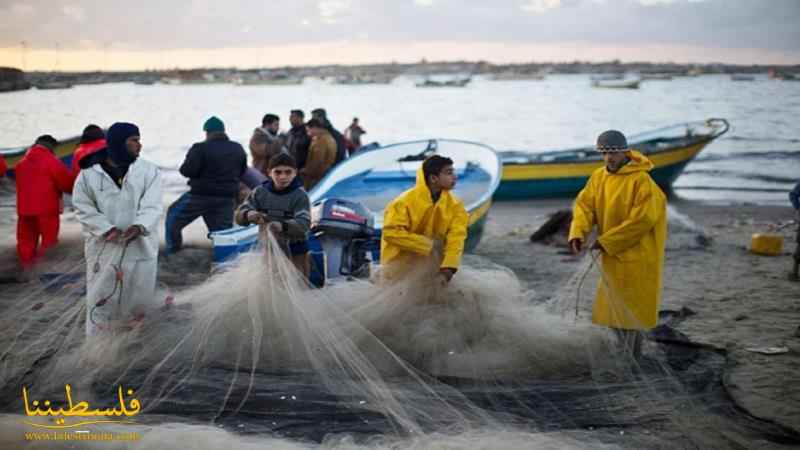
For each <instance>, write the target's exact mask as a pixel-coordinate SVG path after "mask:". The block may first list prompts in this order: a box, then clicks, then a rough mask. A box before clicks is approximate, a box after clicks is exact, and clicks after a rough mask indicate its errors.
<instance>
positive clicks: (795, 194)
mask: <svg viewBox="0 0 800 450" xmlns="http://www.w3.org/2000/svg"><path fill="white" fill-rule="evenodd" d="M789 201H790V202H792V206H793V207H794V218H795V222H797V238H796V239H795V240H796V241H797V246H796V247H795V248H794V254H793V255H792V258H793V259H794V264H793V265H792V271H791V272H790V273H789V279H790V280H791V281H800V273H798V271H800V182H798V183H797V185H796V186H795V187H794V189H792V191H791V192H789Z"/></svg>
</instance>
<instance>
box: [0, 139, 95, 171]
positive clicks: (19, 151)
mask: <svg viewBox="0 0 800 450" xmlns="http://www.w3.org/2000/svg"><path fill="white" fill-rule="evenodd" d="M80 140H81V137H80V136H75V137H71V138H67V139H63V140H59V141H58V146H57V147H56V148H55V150H53V153H55V155H56V156H57V157H58V158H59V159H60V160H61V161H63V162H64V164H66V165H67V167H69V165H70V164H72V155H73V153H75V150H76V149H77V148H78V144H79V143H80ZM28 148H30V146H28V147H15V148H0V155H2V156H3V158H4V159H5V160H6V164H8V176H10V177H13V176H14V167H15V166H16V165H17V163H19V162H20V160H22V157H23V156H25V152H27V151H28Z"/></svg>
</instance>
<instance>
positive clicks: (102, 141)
mask: <svg viewBox="0 0 800 450" xmlns="http://www.w3.org/2000/svg"><path fill="white" fill-rule="evenodd" d="M104 148H106V135H105V134H104V133H103V129H102V128H100V127H99V126H97V125H94V124H90V125H87V126H86V128H84V129H83V134H82V135H81V141H80V143H79V144H78V148H77V149H76V150H75V153H74V154H73V155H72V175H73V176H74V177H75V178H76V179H77V178H78V174H79V173H80V171H81V166H80V163H81V161H82V160H83V159H84V158H85V157H87V156H89V155H91V154H93V153H95V152H97V151H99V150H102V149H104Z"/></svg>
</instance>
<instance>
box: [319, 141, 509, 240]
mask: <svg viewBox="0 0 800 450" xmlns="http://www.w3.org/2000/svg"><path fill="white" fill-rule="evenodd" d="M431 141H436V142H437V143H438V142H451V143H455V144H468V145H474V146H477V147H482V148H483V149H484V150H488V151H490V152H492V153H493V154H494V155H495V156H496V161H497V172H496V174H497V175H496V176H493V177H492V178H493V179H492V180H491V183H490V185H489V188H488V189H487V190H486V191H485V192H484V193H482V194H481V195H480V196H479V197H478V198H477V199H476V200H474V201H472V202H470V203H469V204H465V205H464V208H465V209H466V210H467V212H468V213H471V212H473V211H474V210H477V209H479V208H480V207H481V206H483V204H484V203H486V202H487V201H489V202H491V201H492V196H494V193H495V192H496V191H497V188H498V187H499V186H500V182H501V179H502V178H503V162H502V158H501V157H500V154H499V153H498V152H497V151H496V150H495V149H494V148H492V147H491V146H489V145H486V144H482V143H480V142H474V141H467V140H463V139H450V138H430V139H418V140H414V141H405V142H395V143H393V144H388V145H383V146H380V147H378V148H376V149H374V150H370V151H367V152H362V153H356V154H355V155H353V156H351V157H350V158H348V159H346V160H344V161H343V162H342V163H340V164H346V163H347V161H350V160H353V159H356V158H364V157H367V156H371V153H372V152H377V151H380V150H386V149H387V148H390V147H397V146H400V145H411V144H420V143H430V142H431ZM435 154H438V152H435ZM340 167H341V165H338V166H337V167H335V168H334V169H333V170H331V171H329V172H328V173H327V174H325V176H324V177H323V178H322V180H320V182H319V183H318V184H317V186H315V187H314V188H313V189H312V190H311V192H309V193H308V197H309V200H310V201H311V203H316V202H317V201H319V200H322V199H324V198H327V197H324V196H323V195H324V193H322V194H320V193H317V187H319V186H323V185H324V184H325V183H326V182H328V181H329V180H328V179H329V178H332V177H333V176H334V175H336V172H337V171H338V170H339V168H340ZM359 173H362V172H357V173H354V174H352V175H350V176H348V177H344V178H342V179H340V180H338V181H336V182H335V183H334V184H332V185H331V186H330V187H328V189H327V191H329V190H330V189H331V188H333V187H334V186H336V184H338V183H340V182H342V181H344V180H345V179H347V178H352V177H353V176H356V175H358V174H359ZM490 175H491V173H490ZM327 191H325V192H327ZM462 201H463V200H462ZM373 214H375V215H376V216H377V212H374V211H373ZM376 225H377V222H376Z"/></svg>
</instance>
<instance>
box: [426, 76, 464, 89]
mask: <svg viewBox="0 0 800 450" xmlns="http://www.w3.org/2000/svg"><path fill="white" fill-rule="evenodd" d="M470 81H472V77H467V78H454V79H452V80H444V81H439V80H433V79H430V78H426V79H425V80H424V81H422V82H420V83H417V84H416V86H417V87H418V88H430V87H464V86H466V85H467V84H469V82H470Z"/></svg>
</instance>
